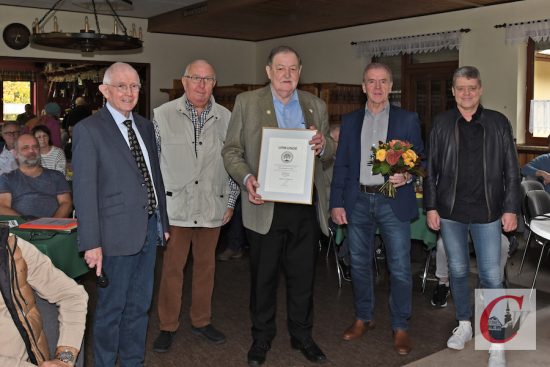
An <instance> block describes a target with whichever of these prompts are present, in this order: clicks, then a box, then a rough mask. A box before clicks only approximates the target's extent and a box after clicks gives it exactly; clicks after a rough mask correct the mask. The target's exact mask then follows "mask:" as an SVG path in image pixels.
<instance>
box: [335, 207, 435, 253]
mask: <svg viewBox="0 0 550 367" xmlns="http://www.w3.org/2000/svg"><path fill="white" fill-rule="evenodd" d="M416 202H417V204H418V218H417V219H415V220H414V221H412V222H411V239H413V240H419V241H422V242H424V245H425V246H426V249H427V250H431V249H433V248H434V247H435V245H436V242H437V233H435V232H434V231H432V230H431V229H430V228H428V225H427V224H426V213H425V212H424V209H423V208H422V199H421V198H417V199H416ZM345 236H346V234H345V229H344V228H343V227H342V226H338V228H337V229H336V238H335V242H336V244H340V243H342V241H343V240H344V237H345Z"/></svg>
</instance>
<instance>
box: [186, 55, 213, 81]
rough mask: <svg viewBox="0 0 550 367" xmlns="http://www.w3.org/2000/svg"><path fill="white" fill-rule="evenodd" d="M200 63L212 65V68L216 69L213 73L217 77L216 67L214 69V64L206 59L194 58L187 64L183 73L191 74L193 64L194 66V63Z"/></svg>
mask: <svg viewBox="0 0 550 367" xmlns="http://www.w3.org/2000/svg"><path fill="white" fill-rule="evenodd" d="M199 63H204V64H206V65H208V66H210V67H211V68H212V70H213V71H214V75H213V76H214V79H216V69H214V67H213V66H212V64H210V63H209V62H208V61H206V60H204V59H197V60H193V61H191V62H190V63H189V64H187V66H186V67H185V71H184V72H183V75H189V69H191V66H193V65H194V64H199Z"/></svg>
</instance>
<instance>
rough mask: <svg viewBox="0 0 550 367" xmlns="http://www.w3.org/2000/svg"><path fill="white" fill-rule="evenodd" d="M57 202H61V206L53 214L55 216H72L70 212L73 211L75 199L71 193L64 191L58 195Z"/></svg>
mask: <svg viewBox="0 0 550 367" xmlns="http://www.w3.org/2000/svg"><path fill="white" fill-rule="evenodd" d="M57 203H58V204H59V207H58V208H57V210H56V211H55V214H54V215H53V216H54V218H68V217H70V214H71V212H72V211H73V199H72V198H71V193H70V192H64V193H63V194H59V195H57Z"/></svg>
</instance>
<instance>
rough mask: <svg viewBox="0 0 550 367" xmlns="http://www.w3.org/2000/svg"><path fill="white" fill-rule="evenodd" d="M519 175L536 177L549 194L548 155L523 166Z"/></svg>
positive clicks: (549, 159)
mask: <svg viewBox="0 0 550 367" xmlns="http://www.w3.org/2000/svg"><path fill="white" fill-rule="evenodd" d="M548 146H549V147H550V135H549V136H548ZM521 175H522V176H524V177H529V176H531V177H536V178H537V179H539V180H540V181H541V182H542V183H543V185H544V189H545V190H546V192H548V193H550V153H545V154H541V155H539V156H538V157H536V158H535V159H533V160H532V161H531V162H529V163H527V164H526V165H525V166H523V168H522V169H521Z"/></svg>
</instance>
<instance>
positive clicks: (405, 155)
mask: <svg viewBox="0 0 550 367" xmlns="http://www.w3.org/2000/svg"><path fill="white" fill-rule="evenodd" d="M417 158H418V156H417V155H416V153H415V152H414V150H412V149H409V150H407V151H406V152H405V153H403V159H410V160H411V161H413V162H416V159H417Z"/></svg>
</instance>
